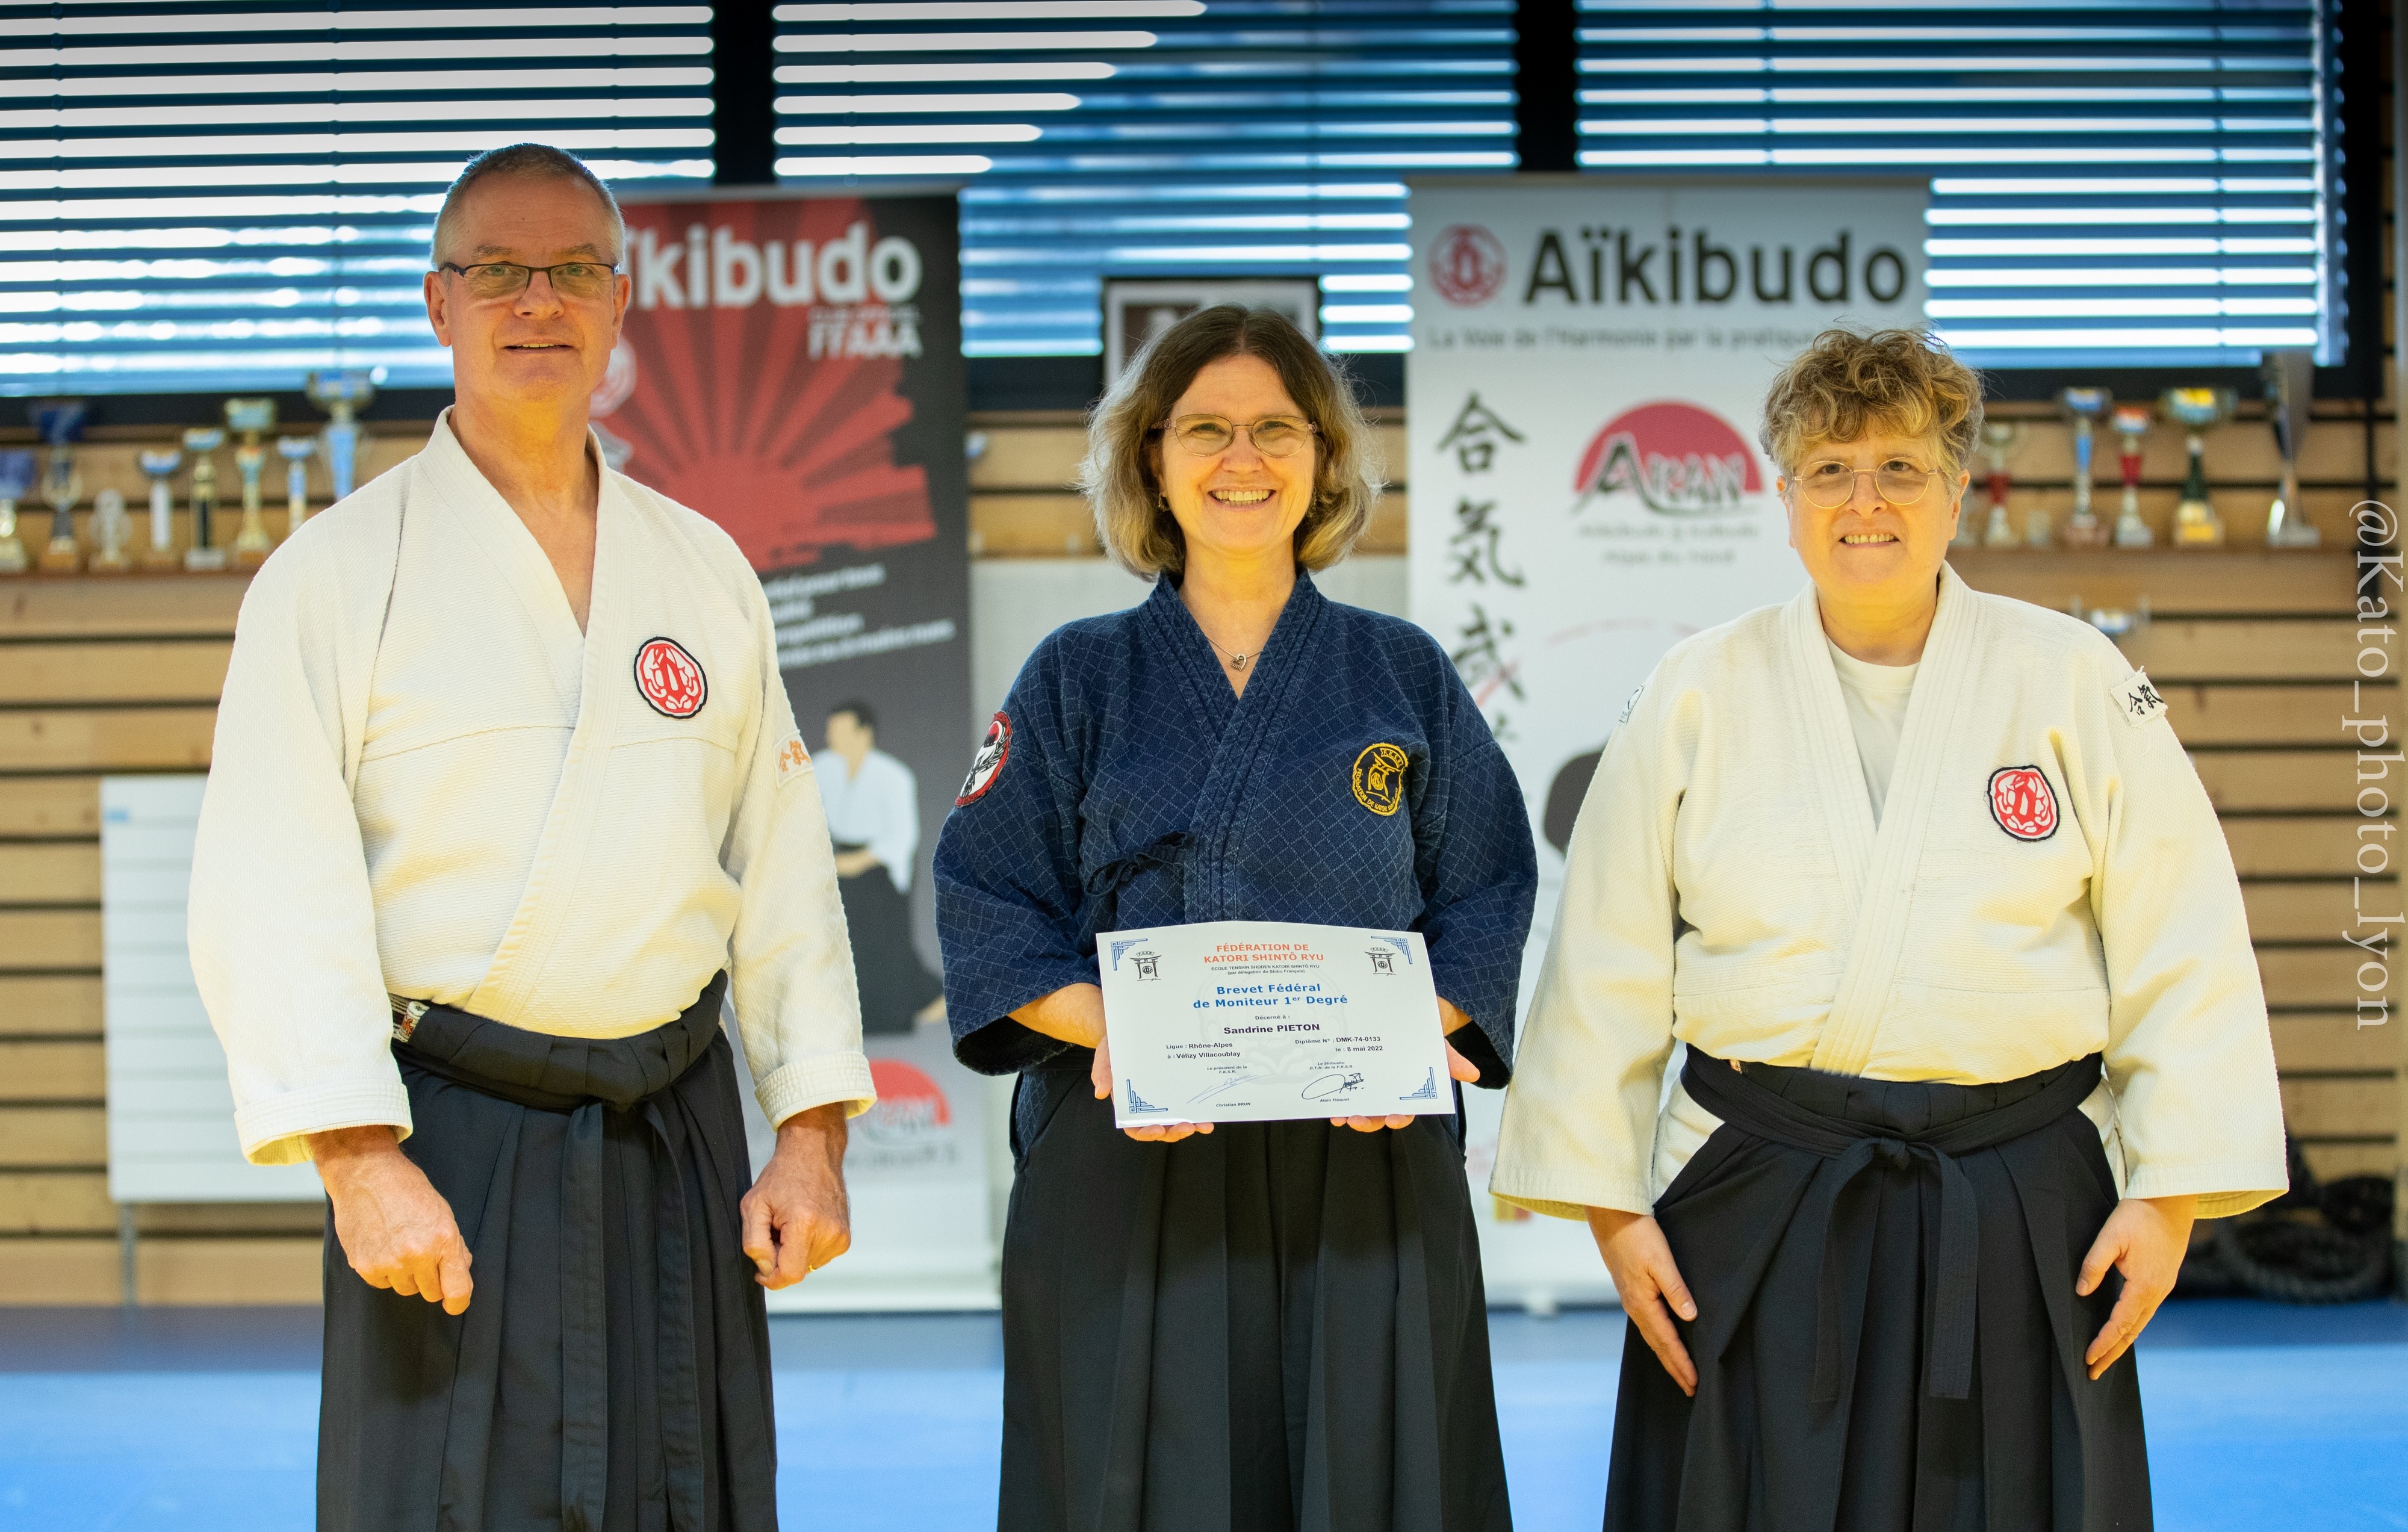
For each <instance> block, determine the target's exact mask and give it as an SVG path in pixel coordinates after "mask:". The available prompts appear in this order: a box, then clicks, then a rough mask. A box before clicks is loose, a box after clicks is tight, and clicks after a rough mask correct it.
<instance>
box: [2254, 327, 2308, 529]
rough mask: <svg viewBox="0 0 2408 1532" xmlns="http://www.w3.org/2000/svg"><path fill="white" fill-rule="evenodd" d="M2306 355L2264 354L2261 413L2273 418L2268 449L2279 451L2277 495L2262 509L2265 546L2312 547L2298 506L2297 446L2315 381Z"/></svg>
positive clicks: (2303, 433)
mask: <svg viewBox="0 0 2408 1532" xmlns="http://www.w3.org/2000/svg"><path fill="white" fill-rule="evenodd" d="M2315 366H2316V354H2315V352H2314V351H2305V350H2300V351H2268V352H2267V353H2266V365H2265V374H2266V406H2267V408H2266V412H2267V413H2268V414H2269V415H2271V416H2272V417H2273V420H2274V445H2275V446H2276V447H2278V448H2280V449H2281V450H2282V453H2283V493H2282V494H2278V495H2276V496H2275V497H2274V503H2273V504H2272V506H2270V507H2268V508H2267V510H2266V546H2267V547H2269V548H2314V547H2315V545H2316V529H2315V527H2313V526H2311V525H2309V524H2308V519H2307V517H2306V515H2305V514H2304V513H2303V511H2302V509H2301V508H2300V442H2301V441H2302V440H2303V439H2304V438H2305V437H2307V434H2308V401H2309V397H2310V394H2311V392H2312V390H2313V387H2314V384H2315Z"/></svg>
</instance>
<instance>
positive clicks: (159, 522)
mask: <svg viewBox="0 0 2408 1532" xmlns="http://www.w3.org/2000/svg"><path fill="white" fill-rule="evenodd" d="M134 461H135V462H136V464H137V465H140V466H141V469H142V473H143V477H145V478H147V479H149V480H150V547H149V548H146V549H144V550H143V551H142V567H144V568H145V569H172V568H174V567H175V566H176V547H175V544H176V496H175V494H174V493H173V492H172V491H170V490H169V489H168V487H167V480H170V479H172V478H174V477H175V474H176V470H177V469H178V468H180V467H182V466H183V465H184V454H183V453H181V452H179V451H176V449H174V448H173V447H169V448H167V449H165V450H164V451H159V450H152V449H145V450H144V451H141V452H139V453H137V454H136V456H135V459H134Z"/></svg>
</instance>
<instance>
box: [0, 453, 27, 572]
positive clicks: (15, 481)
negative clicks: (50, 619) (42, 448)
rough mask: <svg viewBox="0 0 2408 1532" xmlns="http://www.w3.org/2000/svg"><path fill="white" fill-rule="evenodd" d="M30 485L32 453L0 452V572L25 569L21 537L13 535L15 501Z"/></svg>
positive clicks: (15, 531) (23, 542)
mask: <svg viewBox="0 0 2408 1532" xmlns="http://www.w3.org/2000/svg"><path fill="white" fill-rule="evenodd" d="M33 487H34V454H33V453H31V452H26V451H13V452H0V575H22V574H23V573H24V572H25V568H26V565H25V540H24V539H23V538H22V537H18V536H17V502H18V501H20V500H22V499H23V498H24V497H25V492H26V491H27V490H30V489H32V488H33Z"/></svg>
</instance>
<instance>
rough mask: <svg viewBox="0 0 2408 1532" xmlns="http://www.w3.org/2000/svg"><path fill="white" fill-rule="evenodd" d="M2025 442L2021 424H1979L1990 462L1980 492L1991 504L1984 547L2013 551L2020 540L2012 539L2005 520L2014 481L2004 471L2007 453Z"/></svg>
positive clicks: (2011, 529)
mask: <svg viewBox="0 0 2408 1532" xmlns="http://www.w3.org/2000/svg"><path fill="white" fill-rule="evenodd" d="M2023 439H2024V423H2023V422H2021V421H1985V422H1983V423H1982V452H1983V455H1984V456H1985V457H1987V458H1988V459H1989V460H1990V474H1989V478H1988V479H1986V480H1984V483H1983V491H1984V494H1986V495H1987V496H1988V499H1989V502H1990V515H1989V524H1988V525H1986V526H1985V527H1984V528H1983V530H1982V546H1983V547H1985V548H2013V547H2014V546H2015V545H2016V544H2017V543H2019V542H2021V541H2022V540H2023V539H2021V538H2020V537H2016V536H2015V529H2014V523H2011V522H2009V521H2008V520H2007V494H2008V493H2009V491H2010V490H2011V488H2012V487H2013V485H2014V479H2013V477H2012V476H2011V475H2009V473H2008V472H2007V454H2008V453H2009V452H2012V451H2014V450H2015V448H2016V447H2017V446H2018V445H2020V444H2021V443H2022V441H2023Z"/></svg>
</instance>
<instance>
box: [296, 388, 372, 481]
mask: <svg viewBox="0 0 2408 1532" xmlns="http://www.w3.org/2000/svg"><path fill="white" fill-rule="evenodd" d="M308 394H309V402H310V403H311V404H313V405H316V406H317V407H318V408H321V409H322V410H324V411H325V412H326V413H327V415H328V416H329V417H330V419H328V421H327V422H326V425H325V428H324V429H323V430H322V431H320V432H319V433H318V439H319V441H320V442H321V443H322V451H324V452H325V454H326V471H327V473H328V474H330V475H331V476H332V477H333V479H334V480H335V496H334V498H335V499H336V500H340V499H342V498H344V497H345V496H347V495H349V494H351V474H352V472H353V470H354V469H355V468H356V467H357V466H358V464H359V456H360V437H361V431H360V428H359V424H358V422H356V421H354V420H353V419H352V416H353V415H354V413H356V412H357V411H359V410H363V409H366V408H367V407H368V401H369V400H370V399H373V398H375V397H376V375H375V374H374V373H367V372H313V373H311V374H310V375H309V388H308ZM328 504H330V505H331V504H333V501H329V502H328Z"/></svg>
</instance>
